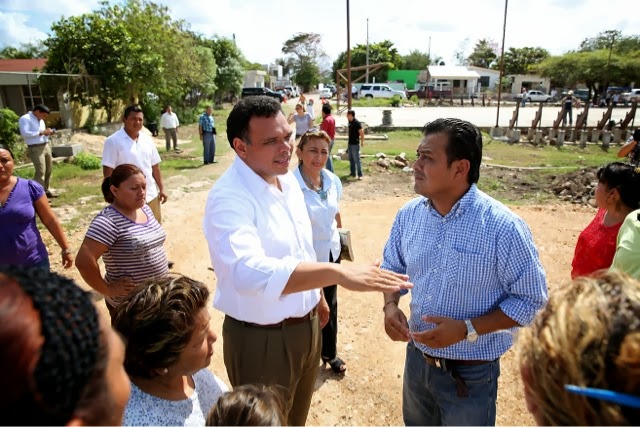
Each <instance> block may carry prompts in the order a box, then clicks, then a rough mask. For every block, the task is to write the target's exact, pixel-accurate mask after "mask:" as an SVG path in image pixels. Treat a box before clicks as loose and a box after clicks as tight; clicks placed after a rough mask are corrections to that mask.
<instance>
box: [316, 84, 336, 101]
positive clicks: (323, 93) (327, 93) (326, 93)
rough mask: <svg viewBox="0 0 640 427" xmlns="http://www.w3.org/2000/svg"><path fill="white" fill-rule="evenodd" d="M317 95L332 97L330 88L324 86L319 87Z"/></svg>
mask: <svg viewBox="0 0 640 427" xmlns="http://www.w3.org/2000/svg"><path fill="white" fill-rule="evenodd" d="M318 96H319V97H320V99H331V98H332V97H333V92H331V89H329V88H327V87H325V88H322V89H320V92H318Z"/></svg>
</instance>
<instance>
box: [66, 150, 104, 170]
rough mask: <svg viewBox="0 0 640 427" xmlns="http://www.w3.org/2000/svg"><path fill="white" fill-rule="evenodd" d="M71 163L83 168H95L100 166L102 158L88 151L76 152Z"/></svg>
mask: <svg viewBox="0 0 640 427" xmlns="http://www.w3.org/2000/svg"><path fill="white" fill-rule="evenodd" d="M73 163H74V164H76V165H78V166H80V168H81V169H84V170H95V169H100V168H101V167H102V160H101V159H100V157H98V156H96V155H94V154H90V153H80V154H78V155H77V156H76V157H75V159H74V160H73Z"/></svg>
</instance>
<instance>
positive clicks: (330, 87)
mask: <svg viewBox="0 0 640 427" xmlns="http://www.w3.org/2000/svg"><path fill="white" fill-rule="evenodd" d="M325 87H326V88H327V89H329V90H330V91H331V94H332V95H335V94H336V92H337V91H338V90H337V89H336V85H326V86H325Z"/></svg>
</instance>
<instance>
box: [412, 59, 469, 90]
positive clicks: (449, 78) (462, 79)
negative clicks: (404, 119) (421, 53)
mask: <svg viewBox="0 0 640 427" xmlns="http://www.w3.org/2000/svg"><path fill="white" fill-rule="evenodd" d="M479 80H480V74H478V73H477V72H476V71H474V70H469V69H468V68H467V67H465V66H462V65H429V67H428V68H427V70H425V71H423V72H421V73H420V74H419V75H418V81H427V82H429V84H433V85H434V87H435V88H436V90H440V89H451V90H452V92H453V95H454V96H455V95H462V94H467V95H471V94H473V93H476V92H478V81H479Z"/></svg>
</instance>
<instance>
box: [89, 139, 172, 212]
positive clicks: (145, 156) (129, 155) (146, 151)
mask: <svg viewBox="0 0 640 427" xmlns="http://www.w3.org/2000/svg"><path fill="white" fill-rule="evenodd" d="M158 163H160V154H159V153H158V149H157V148H156V144H155V143H154V142H153V138H151V137H150V136H149V135H147V134H145V133H143V132H140V133H139V134H138V140H137V142H136V141H135V140H133V139H131V137H129V135H127V132H125V130H124V128H122V129H120V130H119V131H117V132H116V133H114V134H113V135H111V136H110V137H109V138H107V139H106V140H105V141H104V148H103V149H102V166H106V167H109V168H113V169H115V168H116V167H117V166H120V165H126V164H129V165H136V166H137V167H139V168H140V169H141V170H142V173H144V177H145V178H146V180H147V197H146V201H147V202H150V201H151V200H153V199H155V198H156V197H158V194H159V191H158V186H157V184H156V181H155V179H153V170H152V167H153V166H155V165H157V164H158Z"/></svg>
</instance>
